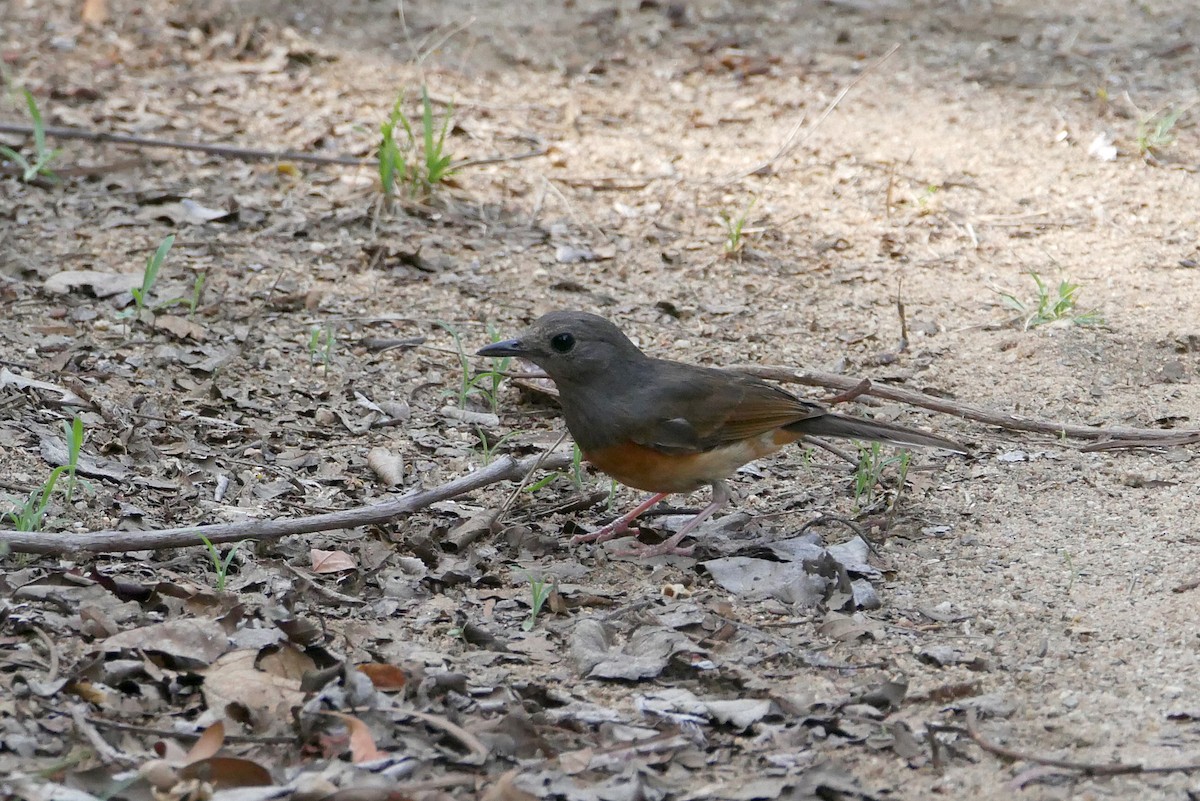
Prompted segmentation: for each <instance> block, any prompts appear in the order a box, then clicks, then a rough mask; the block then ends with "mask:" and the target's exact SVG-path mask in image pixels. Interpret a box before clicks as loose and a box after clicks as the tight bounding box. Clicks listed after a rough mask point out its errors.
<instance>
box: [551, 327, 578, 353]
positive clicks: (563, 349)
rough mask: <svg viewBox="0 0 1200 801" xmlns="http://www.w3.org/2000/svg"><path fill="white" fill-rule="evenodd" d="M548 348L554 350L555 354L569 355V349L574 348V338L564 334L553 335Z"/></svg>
mask: <svg viewBox="0 0 1200 801" xmlns="http://www.w3.org/2000/svg"><path fill="white" fill-rule="evenodd" d="M550 347H552V348H554V350H555V352H556V353H569V352H570V350H571V348H573V347H575V337H573V336H571V335H570V334H568V333H566V332H563V333H561V334H555V335H554V336H553V337H551V339H550Z"/></svg>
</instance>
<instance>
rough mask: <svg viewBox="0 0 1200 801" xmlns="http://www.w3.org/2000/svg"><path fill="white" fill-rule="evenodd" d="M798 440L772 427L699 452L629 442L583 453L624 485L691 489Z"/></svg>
mask: <svg viewBox="0 0 1200 801" xmlns="http://www.w3.org/2000/svg"><path fill="white" fill-rule="evenodd" d="M798 439H800V435H799V434H796V433H793V432H791V431H784V430H783V429H776V430H774V431H768V432H767V433H765V434H760V435H759V436H757V437H753V438H751V439H747V440H742V441H741V442H735V443H733V444H731V445H722V446H720V447H717V448H713V449H712V450H708V451H703V452H701V453H664V452H662V451H660V450H655V449H654V448H652V447H650V446H648V445H638V444H635V443H632V442H630V443H626V444H623V445H613V446H610V447H608V448H596V449H593V450H590V451H586V452H584V454H583V455H584V457H585V458H586V459H587V460H588V461H589V462H591V463H592V464H594V465H595V466H596V467H598V468H600V469H601V470H603V471H604V472H605V473H608V474H609V475H610V476H612V477H613V478H615V479H616V480H617V481H620V482H621V483H622V484H624V485H626V486H628V487H634V488H635V489H640V490H646V491H647V492H691V491H692V490H694V489H697V488H699V487H703V486H705V485H706V484H709V483H711V482H713V481H716V480H719V479H722V478H726V477H727V476H730V475H732V474H733V472H734V471H735V470H737V469H738V468H739V467H741V466H742V465H744V464H746V462H751V461H754V460H755V459H758V458H761V457H763V456H766V455H767V454H770V453H774V452H775V451H777V450H779V449H780V448H782V447H783V446H784V445H787V444H788V443H790V442H795V441H796V440H798Z"/></svg>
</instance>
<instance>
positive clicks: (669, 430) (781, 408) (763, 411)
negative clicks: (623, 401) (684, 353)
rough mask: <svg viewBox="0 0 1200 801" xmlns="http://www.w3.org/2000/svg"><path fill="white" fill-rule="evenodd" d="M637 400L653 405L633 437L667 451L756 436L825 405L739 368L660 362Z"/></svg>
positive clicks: (702, 447)
mask: <svg viewBox="0 0 1200 801" xmlns="http://www.w3.org/2000/svg"><path fill="white" fill-rule="evenodd" d="M641 402H642V403H643V404H645V405H646V406H650V407H651V408H654V409H656V410H657V411H658V414H656V415H655V416H654V417H653V418H652V419H647V417H645V416H643V417H642V420H643V421H644V422H643V423H642V424H641V425H639V426H637V427H636V428H635V434H634V436H633V440H634V441H635V442H637V443H638V444H639V445H646V446H648V447H652V448H655V449H657V450H662V451H666V452H673V453H699V452H703V451H708V450H712V449H713V448H717V447H720V446H721V445H727V444H729V443H732V442H738V441H741V440H744V439H750V438H753V437H757V436H758V435H760V434H764V433H766V432H768V431H773V430H775V429H777V428H780V427H782V426H785V425H788V424H790V423H795V422H797V421H798V420H803V419H805V418H808V417H814V416H817V415H821V414H824V413H825V409H824V407H822V406H820V405H819V404H816V403H811V402H809V401H804V400H801V399H800V398H797V397H796V396H794V395H792V394H791V393H789V392H787V391H785V390H783V389H780V388H779V387H777V386H775V385H774V384H768V383H767V382H765V381H760V380H758V379H756V378H752V377H750V376H745V375H742V374H740V373H731V372H726V371H723V370H712V369H708V368H703V367H693V366H691V365H684V364H679V363H676V362H662V363H660V365H659V369H658V370H657V371H656V380H655V381H654V382H653V383H652V385H651V386H648V387H647V388H646V392H645V393H643V395H642V399H641Z"/></svg>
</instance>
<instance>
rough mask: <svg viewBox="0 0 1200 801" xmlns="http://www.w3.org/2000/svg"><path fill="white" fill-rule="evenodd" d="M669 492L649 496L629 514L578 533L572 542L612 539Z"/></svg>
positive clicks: (596, 541) (598, 541)
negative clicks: (588, 530)
mask: <svg viewBox="0 0 1200 801" xmlns="http://www.w3.org/2000/svg"><path fill="white" fill-rule="evenodd" d="M669 494H670V493H668V492H657V493H655V494H654V495H651V496H650V497H649V498H647V499H646V500H645V501H643V502H642V503H641V504H639V505H638V507H637V508H636V509H634V510H633V511H632V512H630V513H629V514H626V515H623V516H622V517H620V518H618V519H616V520H614V521H613V522H611V523H609V524H608V525H607V526H605V527H604V528H601V529H596V530H595V531H592V532H590V533H588V534H577V535H576V536H574V537H572V538H571V542H572V543H580V542H595V543H600V542H607V541H608V540H611V539H612V538H613V537H615V536H617V535H618V534H623V533H625V531H626V530H627V529H628V528H629V524H630V523H632V522H633V520H634V518H636V517H637V516H638V515H640V514H641V513H642V512H644V511H646V510H647V509H649V508H650V507H652V506H654V505H655V504H656V503H658V502H659V501H661V500H662V499H663V498H665V497H667V496H668V495H669Z"/></svg>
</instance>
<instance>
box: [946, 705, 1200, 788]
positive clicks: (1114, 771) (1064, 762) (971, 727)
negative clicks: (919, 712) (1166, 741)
mask: <svg viewBox="0 0 1200 801" xmlns="http://www.w3.org/2000/svg"><path fill="white" fill-rule="evenodd" d="M938 730H939V731H958V732H960V733H963V734H966V735H967V736H968V737H970V738H971V740H972V741H973V742H974V743H975V744H976V745H978V746H979V747H980V748H982V749H983V750H984V751H987V752H988V753H989V754H995V755H996V756H999V757H1003V758H1005V759H1011V760H1018V761H1021V762H1031V763H1033V764H1035V765H1046V766H1049V767H1052V768H1062V769H1063V770H1077V771H1079V772H1080V773H1084V774H1087V775H1089V776H1119V775H1125V774H1133V773H1195V772H1196V771H1200V763H1198V762H1185V763H1183V764H1180V765H1160V766H1154V765H1150V766H1147V765H1142V764H1139V763H1137V762H1079V761H1076V760H1073V759H1055V758H1054V757H1045V756H1041V755H1039V754H1031V753H1028V752H1026V751H1018V750H1017V749H1015V748H1007V747H1005V746H1003V745H1000V744H999V743H993V742H992V741H991V740H989V739H987V738H986V737H984V736H983V734H981V733H980V731H979V721H978V715H977V713H976V712H975V710H974V709H969V708H968V709H967V727H966V729H965V730H964V729H959V728H958V727H952V726H942V727H938Z"/></svg>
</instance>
